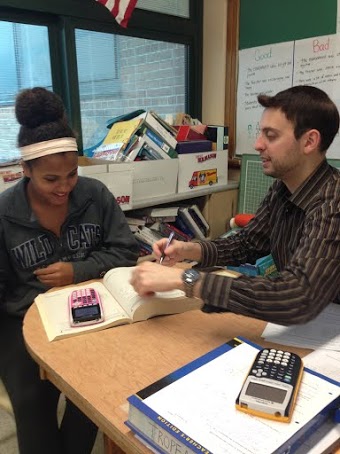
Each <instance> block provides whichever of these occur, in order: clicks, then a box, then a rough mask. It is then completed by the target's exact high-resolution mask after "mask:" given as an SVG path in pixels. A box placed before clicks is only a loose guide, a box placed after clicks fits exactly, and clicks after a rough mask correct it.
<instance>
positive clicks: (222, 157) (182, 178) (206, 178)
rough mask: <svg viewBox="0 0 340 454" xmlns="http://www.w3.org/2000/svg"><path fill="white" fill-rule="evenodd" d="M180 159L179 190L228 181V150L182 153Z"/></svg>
mask: <svg viewBox="0 0 340 454" xmlns="http://www.w3.org/2000/svg"><path fill="white" fill-rule="evenodd" d="M178 159H179V170H178V192H181V193H182V192H190V191H197V190H200V189H202V188H206V187H209V186H222V185H225V184H227V183H228V154H227V150H222V151H207V152H204V153H188V154H181V155H179V156H178Z"/></svg>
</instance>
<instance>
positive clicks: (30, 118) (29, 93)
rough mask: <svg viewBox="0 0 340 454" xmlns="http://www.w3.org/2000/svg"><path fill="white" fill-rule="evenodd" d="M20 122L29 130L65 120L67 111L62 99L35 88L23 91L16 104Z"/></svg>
mask: <svg viewBox="0 0 340 454" xmlns="http://www.w3.org/2000/svg"><path fill="white" fill-rule="evenodd" d="M15 115H16V118H17V120H18V122H19V123H20V124H21V125H22V126H25V127H27V128H36V127H37V126H40V125H42V124H44V123H51V122H56V121H60V120H63V119H64V117H65V109H64V105H63V102H62V100H61V98H60V97H59V96H58V95H57V94H55V93H53V92H52V91H49V90H46V89H45V88H41V87H35V88H29V89H26V90H23V91H21V92H20V93H19V94H18V96H17V98H16V103H15Z"/></svg>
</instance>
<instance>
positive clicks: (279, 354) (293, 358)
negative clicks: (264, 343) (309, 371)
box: [250, 348, 301, 384]
mask: <svg viewBox="0 0 340 454" xmlns="http://www.w3.org/2000/svg"><path fill="white" fill-rule="evenodd" d="M300 361H301V360H300V358H299V357H298V356H297V355H295V354H294V353H291V352H286V351H282V350H276V349H275V348H271V349H264V350H261V352H260V353H258V355H257V357H256V361H255V363H254V364H253V368H252V370H251V372H250V375H254V376H255V377H265V378H271V379H273V380H279V381H282V382H284V383H288V384H291V383H292V382H294V379H295V375H296V374H297V373H298V371H299V368H300Z"/></svg>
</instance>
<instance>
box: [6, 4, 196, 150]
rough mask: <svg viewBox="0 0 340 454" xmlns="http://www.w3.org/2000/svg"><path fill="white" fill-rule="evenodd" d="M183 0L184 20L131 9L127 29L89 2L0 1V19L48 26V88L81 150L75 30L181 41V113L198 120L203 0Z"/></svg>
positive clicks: (98, 5)
mask: <svg viewBox="0 0 340 454" xmlns="http://www.w3.org/2000/svg"><path fill="white" fill-rule="evenodd" d="M189 1H190V18H189V19H187V18H183V17H176V16H171V15H168V14H160V13H154V12H151V11H148V10H142V9H138V7H137V8H136V9H135V10H134V12H133V15H132V17H131V19H130V21H129V25H128V28H127V29H124V28H122V27H120V26H119V25H118V24H117V23H116V21H115V19H114V18H113V16H112V15H111V14H110V12H109V11H108V10H107V9H106V8H105V7H103V5H101V4H99V3H97V2H95V0H57V1H49V2H46V0H26V2H25V8H23V2H22V0H0V20H10V21H17V22H22V23H28V24H36V25H47V26H48V31H49V40H50V56H51V71H52V84H53V90H54V91H55V92H56V93H58V94H59V95H60V96H61V97H62V99H63V101H64V103H65V106H66V110H67V113H68V117H69V120H70V123H71V126H72V128H73V129H74V130H75V131H79V141H78V143H79V148H80V150H82V134H81V117H80V97H79V85H78V76H77V71H75V70H74V68H77V59H76V45H75V29H76V28H82V29H87V30H93V31H98V32H104V33H112V32H113V33H115V34H118V35H126V36H132V37H139V38H145V39H153V40H159V41H167V42H175V43H180V44H184V45H187V47H188V55H187V62H188V67H187V80H186V84H187V102H186V111H187V113H189V114H190V115H191V116H193V117H194V118H201V115H202V63H203V55H202V54H203V0H189ZM137 6H138V5H137ZM66 43H67V45H66ZM80 154H81V152H80Z"/></svg>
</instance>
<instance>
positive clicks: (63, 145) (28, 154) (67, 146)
mask: <svg viewBox="0 0 340 454" xmlns="http://www.w3.org/2000/svg"><path fill="white" fill-rule="evenodd" d="M19 150H20V153H21V157H22V159H23V161H30V160H31V159H36V158H41V157H42V156H47V155H50V154H55V153H63V152H66V151H78V147H77V141H76V139H74V138H73V137H62V138H61V139H52V140H46V141H45V142H38V143H32V145H26V146H25V147H21V148H19Z"/></svg>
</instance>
